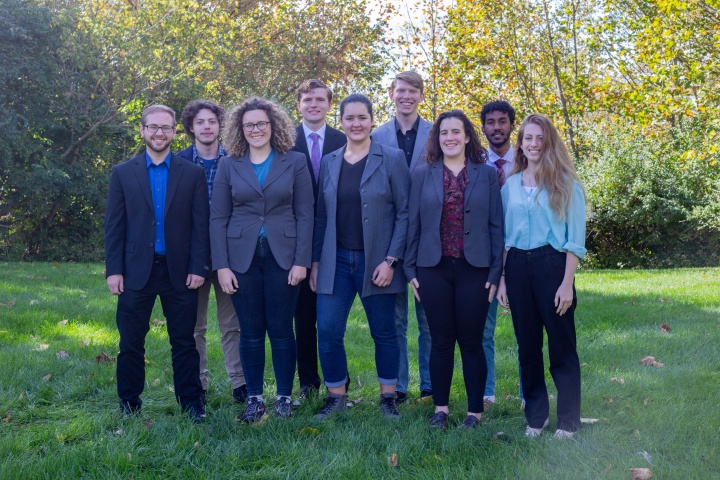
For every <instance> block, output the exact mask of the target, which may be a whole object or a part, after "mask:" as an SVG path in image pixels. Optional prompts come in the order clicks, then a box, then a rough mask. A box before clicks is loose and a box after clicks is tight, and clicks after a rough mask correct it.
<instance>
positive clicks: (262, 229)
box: [210, 97, 314, 423]
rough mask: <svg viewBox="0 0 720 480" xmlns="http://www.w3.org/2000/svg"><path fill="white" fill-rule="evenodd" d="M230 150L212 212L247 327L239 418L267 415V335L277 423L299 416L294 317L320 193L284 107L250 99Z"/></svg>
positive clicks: (229, 134) (217, 253)
mask: <svg viewBox="0 0 720 480" xmlns="http://www.w3.org/2000/svg"><path fill="white" fill-rule="evenodd" d="M223 138H224V141H223V145H224V146H225V149H226V150H227V152H228V156H227V157H223V158H222V159H221V161H220V165H219V166H218V170H217V173H216V174H215V182H214V184H213V193H212V203H211V207H210V211H211V215H210V242H211V249H212V264H213V268H214V269H215V270H217V275H218V281H219V283H220V286H221V287H222V290H223V292H225V293H228V294H231V295H232V297H231V298H232V302H233V305H234V306H235V310H236V311H237V315H238V320H239V322H240V359H241V361H242V365H243V370H244V371H245V378H246V380H247V388H248V400H247V403H246V406H245V412H244V413H243V414H242V415H240V417H239V418H238V419H239V420H240V421H242V422H246V423H249V422H252V421H255V420H260V419H262V418H264V417H265V404H264V401H263V397H262V394H263V374H264V371H265V334H266V333H267V336H268V337H269V338H270V345H271V347H272V360H273V367H274V370H275V377H276V381H277V394H278V400H277V402H276V403H275V416H276V417H289V416H290V415H292V402H291V401H290V394H291V393H292V386H293V378H294V377H295V356H296V354H295V352H296V350H295V336H294V334H293V312H294V311H295V304H296V303H297V298H298V293H299V288H300V287H299V286H298V284H299V283H300V282H301V281H302V280H303V279H304V278H305V276H306V273H307V268H308V267H310V260H311V254H312V230H313V204H314V200H313V190H312V181H311V179H310V173H309V172H308V169H307V161H306V160H305V155H303V154H301V153H297V152H291V151H289V150H290V148H291V147H292V146H293V144H294V143H295V128H294V127H293V125H292V123H291V121H290V118H289V117H288V115H287V113H285V112H284V111H283V110H282V109H281V108H280V107H279V106H277V105H276V104H274V103H272V102H269V101H267V100H265V99H262V98H256V97H254V98H250V99H248V100H246V101H245V102H243V103H242V104H241V105H239V106H237V107H235V108H234V109H232V110H231V111H230V113H229V115H228V121H227V123H226V125H225V129H224V130H223Z"/></svg>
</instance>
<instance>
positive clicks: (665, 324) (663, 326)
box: [660, 323, 671, 333]
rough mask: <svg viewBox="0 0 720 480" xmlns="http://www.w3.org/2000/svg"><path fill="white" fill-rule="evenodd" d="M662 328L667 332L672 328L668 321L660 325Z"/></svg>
mask: <svg viewBox="0 0 720 480" xmlns="http://www.w3.org/2000/svg"><path fill="white" fill-rule="evenodd" d="M660 330H661V331H663V332H666V333H667V332H670V330H671V328H670V327H669V326H668V324H667V323H663V324H662V325H660Z"/></svg>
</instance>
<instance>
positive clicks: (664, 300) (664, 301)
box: [658, 298, 670, 303]
mask: <svg viewBox="0 0 720 480" xmlns="http://www.w3.org/2000/svg"><path fill="white" fill-rule="evenodd" d="M658 300H660V301H661V302H662V303H667V302H669V301H670V300H668V299H667V298H658Z"/></svg>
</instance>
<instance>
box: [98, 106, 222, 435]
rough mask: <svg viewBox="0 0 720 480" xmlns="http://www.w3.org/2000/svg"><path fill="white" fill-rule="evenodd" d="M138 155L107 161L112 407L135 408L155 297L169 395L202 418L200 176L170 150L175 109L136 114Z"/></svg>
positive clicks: (205, 252)
mask: <svg viewBox="0 0 720 480" xmlns="http://www.w3.org/2000/svg"><path fill="white" fill-rule="evenodd" d="M140 134H141V135H142V138H143V141H144V142H145V144H146V146H147V150H146V152H145V153H144V154H141V155H138V156H137V157H135V158H132V159H130V160H128V161H127V162H124V163H121V164H118V165H115V166H114V167H113V169H112V175H111V177H110V187H109V189H108V200H107V210H106V213H105V274H106V276H107V284H108V288H109V289H110V292H111V293H112V294H113V295H117V296H118V303H117V313H116V321H117V326H118V330H119V332H120V353H119V355H118V358H117V390H118V396H119V397H120V411H121V413H122V414H123V415H124V416H129V415H131V414H133V413H137V412H139V411H140V408H141V405H142V401H141V400H140V394H141V393H142V391H143V387H144V385H145V336H146V335H147V333H148V331H149V330H150V315H151V313H152V309H153V305H154V304H155V299H156V297H157V296H160V302H161V303H162V307H163V313H164V314H165V317H166V318H167V330H168V336H169V337H170V345H171V350H172V366H173V381H174V385H175V395H176V397H177V400H178V402H179V403H180V405H181V407H182V409H183V411H185V412H187V414H188V415H189V416H190V418H191V420H192V421H193V422H196V423H199V422H202V421H204V420H205V409H204V406H203V403H202V385H201V384H200V379H199V377H198V371H199V369H200V359H199V356H198V352H197V349H196V348H195V340H194V338H193V330H194V328H195V317H196V312H197V303H198V288H200V287H201V286H202V285H203V283H204V281H205V277H207V275H208V274H209V273H210V266H209V263H210V237H209V208H208V190H207V181H206V180H205V173H204V172H203V169H202V168H200V167H198V166H197V165H193V164H192V163H190V162H187V161H186V160H183V159H182V158H180V157H178V156H177V155H173V154H172V152H171V151H170V143H171V142H172V139H173V137H174V136H175V112H174V111H173V110H172V109H171V108H170V107H166V106H165V105H151V106H149V107H147V108H146V109H145V111H144V112H143V115H142V120H141V126H140Z"/></svg>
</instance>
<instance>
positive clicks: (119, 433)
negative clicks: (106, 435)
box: [115, 428, 125, 436]
mask: <svg viewBox="0 0 720 480" xmlns="http://www.w3.org/2000/svg"><path fill="white" fill-rule="evenodd" d="M115 435H118V436H119V435H125V430H123V429H122V428H121V429H120V430H116V431H115Z"/></svg>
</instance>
